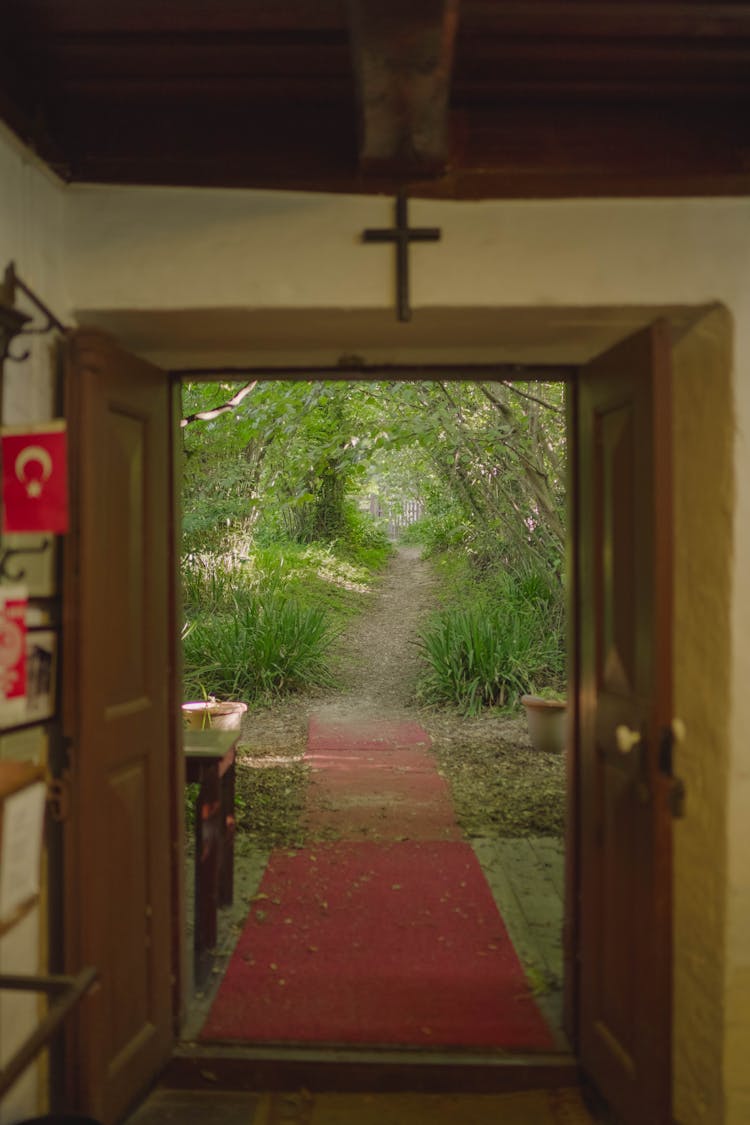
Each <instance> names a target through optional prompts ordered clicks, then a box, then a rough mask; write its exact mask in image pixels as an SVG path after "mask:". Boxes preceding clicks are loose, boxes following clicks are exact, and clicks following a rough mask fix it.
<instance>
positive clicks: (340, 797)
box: [201, 716, 553, 1050]
mask: <svg viewBox="0 0 750 1125" xmlns="http://www.w3.org/2000/svg"><path fill="white" fill-rule="evenodd" d="M428 745H429V739H428V736H427V735H426V733H425V732H424V731H423V730H422V729H421V728H420V727H418V726H417V725H416V724H414V723H409V724H393V723H390V724H389V723H377V724H373V723H367V724H363V723H357V724H342V723H338V724H332V723H323V722H322V721H321V720H319V719H318V718H316V717H315V716H313V718H312V719H311V720H310V731H309V741H308V754H307V759H308V761H309V762H310V764H311V766H312V768H313V779H312V783H311V786H310V795H309V802H308V808H309V817H308V824H309V827H310V831H311V833H312V835H314V836H318V837H323V839H321V840H320V842H319V843H317V844H310V845H308V846H307V847H305V848H303V849H301V850H300V851H298V852H291V851H284V850H279V851H276V852H274V853H273V855H272V857H271V860H270V863H269V865H268V868H267V870H266V872H265V874H264V877H263V880H262V882H261V886H260V888H259V891H258V894H257V896H256V898H255V900H254V902H253V904H252V909H251V912H250V916H249V918H248V920H247V923H246V924H245V928H244V930H243V933H242V936H241V937H240V940H239V943H238V945H237V949H236V950H235V953H234V955H233V957H232V960H231V962H230V965H229V967H228V969H227V973H226V976H225V978H224V981H223V983H222V985H221V987H220V989H219V992H218V994H217V997H216V1000H215V1001H214V1004H213V1007H212V1009H211V1012H210V1014H209V1017H208V1020H207V1022H206V1025H205V1027H204V1028H203V1031H202V1032H201V1039H202V1040H203V1041H206V1040H213V1041H217V1040H218V1041H226V1040H232V1041H237V1040H240V1041H244V1042H279V1043H307V1044H310V1043H316V1044H323V1043H326V1044H344V1045H345V1044H368V1045H372V1046H376V1045H378V1046H420V1047H426V1046H435V1047H437V1046H440V1047H497V1048H504V1049H509V1048H515V1049H518V1050H548V1049H552V1047H553V1040H552V1036H551V1034H550V1031H549V1029H548V1027H547V1025H546V1023H545V1021H544V1019H543V1018H542V1016H541V1013H540V1012H539V1010H538V1008H537V1007H536V1004H535V1003H534V1000H533V997H532V996H531V993H530V991H529V988H528V985H527V983H526V980H525V977H524V974H523V970H522V968H521V966H520V964H519V961H518V958H517V956H516V954H515V951H514V949H513V946H512V944H511V942H510V940H509V938H508V935H507V933H506V930H505V927H504V925H503V922H502V919H501V917H500V915H499V913H498V911H497V907H496V906H495V903H494V900H493V898H492V895H491V893H490V890H489V887H488V886H487V883H486V880H485V878H484V875H483V874H482V870H481V868H480V866H479V863H478V862H477V859H476V857H475V855H474V852H473V851H472V849H471V847H470V846H469V845H468V844H466V843H463V842H462V841H461V837H460V832H459V831H458V829H457V827H456V825H455V822H454V819H453V810H452V805H451V801H450V794H449V791H448V788H447V786H446V784H445V782H444V781H443V779H442V778H441V777H440V776H439V774H438V773H437V771H436V768H435V765H434V760H433V759H432V757H431V756H430V755H429V754H428V753H427V752H426V749H425V748H426V747H427V746H428ZM334 831H336V833H337V835H338V836H339V837H343V838H339V839H337V840H335V841H333V840H331V839H330V838H329V839H327V840H326V836H329V837H330V835H331V834H332V833H333V832H334Z"/></svg>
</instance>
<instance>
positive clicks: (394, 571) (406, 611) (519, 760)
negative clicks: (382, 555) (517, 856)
mask: <svg viewBox="0 0 750 1125" xmlns="http://www.w3.org/2000/svg"><path fill="white" fill-rule="evenodd" d="M370 599H371V600H370V604H369V606H368V607H367V609H366V610H365V612H364V613H363V614H362V615H361V616H359V617H357V618H356V619H354V620H353V621H352V622H351V623H350V625H349V627H348V629H347V630H346V632H345V633H344V634H343V635H342V637H341V638H340V640H339V643H338V648H337V653H336V674H337V687H336V689H334V690H331V689H327V690H325V691H319V692H314V693H309V694H305V695H301V696H295V697H293V698H290V699H285V700H279V701H278V702H275V703H273V704H272V705H271V706H268V707H264V708H262V709H259V710H254V711H251V712H249V713H248V715H247V716H246V718H245V721H244V725H243V731H242V736H241V742H240V748H239V749H240V755H239V762H238V779H237V785H238V794H237V795H238V814H239V816H238V820H239V826H240V830H241V832H242V833H243V834H244V835H245V838H246V840H247V841H248V842H249V843H252V844H253V846H256V847H257V846H261V847H273V846H277V845H286V844H290V845H291V844H301V843H302V842H303V840H304V822H303V795H304V788H305V785H306V782H307V772H308V767H307V766H306V765H305V764H304V763H303V760H302V759H303V755H304V752H305V744H306V738H307V721H308V718H309V715H310V713H311V712H313V711H315V712H318V713H322V715H324V716H325V717H326V718H329V719H337V718H340V719H344V718H375V717H379V718H399V719H412V720H416V721H418V722H419V723H421V725H422V726H423V727H424V728H425V730H427V731H428V733H429V735H430V737H431V739H432V752H433V753H434V754H435V755H436V756H437V759H438V763H439V769H440V771H441V772H442V773H443V775H444V776H445V777H446V779H447V780H448V782H449V784H450V786H451V790H452V793H453V800H454V804H455V808H456V814H457V818H458V822H459V824H460V825H461V827H462V828H463V830H464V832H465V833H466V834H467V836H469V837H474V836H481V837H485V838H487V837H490V838H491V837H493V836H496V837H514V836H527V835H530V836H560V835H561V834H562V831H563V822H564V761H563V759H562V758H561V757H558V756H555V755H549V754H538V753H536V752H535V751H533V750H532V749H531V745H530V742H529V739H528V735H527V733H526V721H525V719H524V718H523V716H519V715H515V714H511V715H509V714H507V713H503V712H498V711H487V712H485V713H484V714H482V715H481V716H479V717H477V718H473V719H466V718H463V717H462V716H461V715H459V714H458V713H457V712H455V711H453V710H447V709H437V708H431V707H425V706H424V705H421V706H420V705H418V704H417V703H416V701H415V691H416V685H417V681H418V678H419V674H420V655H419V650H418V647H417V644H416V640H417V634H418V629H419V626H420V623H421V622H423V621H424V620H425V619H426V617H427V616H428V615H429V613H430V611H431V610H432V609H433V608H434V606H435V602H436V582H435V578H434V574H433V571H432V568H431V566H430V564H429V562H427V561H424V560H422V559H421V557H420V552H419V549H418V548H414V547H400V548H398V549H397V551H396V552H395V554H394V556H393V558H392V559H391V561H390V563H389V565H388V567H387V569H386V571H385V572H384V574H383V576H382V578H381V580H380V581H379V583H378V585H377V587H376V588H375V590H374V592H373V593H372V594H371V595H370Z"/></svg>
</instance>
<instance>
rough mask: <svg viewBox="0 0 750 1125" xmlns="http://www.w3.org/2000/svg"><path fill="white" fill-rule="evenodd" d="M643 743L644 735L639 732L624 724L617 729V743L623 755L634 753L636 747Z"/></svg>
mask: <svg viewBox="0 0 750 1125" xmlns="http://www.w3.org/2000/svg"><path fill="white" fill-rule="evenodd" d="M642 741H643V735H642V734H641V732H640V731H639V730H632V729H631V728H630V727H628V726H626V725H625V724H624V723H620V725H619V727H615V742H616V743H617V749H618V750H619V751H620V753H621V754H630V753H632V751H633V749H634V747H636V746H637V745H638V743H639V742H642Z"/></svg>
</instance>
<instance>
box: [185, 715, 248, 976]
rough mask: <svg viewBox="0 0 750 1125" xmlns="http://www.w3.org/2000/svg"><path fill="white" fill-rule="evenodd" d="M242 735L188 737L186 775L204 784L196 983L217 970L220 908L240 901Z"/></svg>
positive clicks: (198, 818) (198, 809)
mask: <svg viewBox="0 0 750 1125" xmlns="http://www.w3.org/2000/svg"><path fill="white" fill-rule="evenodd" d="M238 739H239V731H221V730H200V731H191V730H187V731H186V732H185V739H184V753H185V775H186V780H187V781H188V782H197V783H198V784H199V785H200V789H199V791H198V796H197V799H196V802H195V927H194V939H193V952H194V964H195V969H194V972H195V981H196V984H199V983H201V982H202V981H203V980H204V979H205V976H206V974H207V973H208V971H209V969H210V967H211V951H212V950H213V949H214V947H215V946H216V936H217V915H218V909H219V907H220V906H231V905H232V900H233V897H234V832H235V819H234V787H235V754H236V750H237V740H238Z"/></svg>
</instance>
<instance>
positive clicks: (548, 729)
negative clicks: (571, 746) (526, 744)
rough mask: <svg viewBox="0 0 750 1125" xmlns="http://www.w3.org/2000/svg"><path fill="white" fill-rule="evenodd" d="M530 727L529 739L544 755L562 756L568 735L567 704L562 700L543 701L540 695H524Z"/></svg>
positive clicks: (524, 704)
mask: <svg viewBox="0 0 750 1125" xmlns="http://www.w3.org/2000/svg"><path fill="white" fill-rule="evenodd" d="M521 703H523V706H524V709H525V711H526V721H527V722H528V726H529V738H530V739H531V745H532V746H533V748H534V749H535V750H538V751H539V752H540V753H542V754H562V752H563V750H564V749H565V736H566V733H567V724H566V711H567V703H566V702H565V701H564V700H562V699H543V698H542V697H541V696H540V695H522V696H521Z"/></svg>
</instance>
